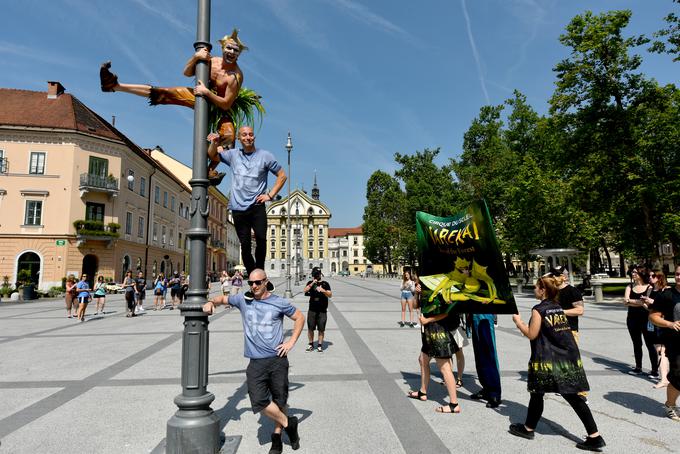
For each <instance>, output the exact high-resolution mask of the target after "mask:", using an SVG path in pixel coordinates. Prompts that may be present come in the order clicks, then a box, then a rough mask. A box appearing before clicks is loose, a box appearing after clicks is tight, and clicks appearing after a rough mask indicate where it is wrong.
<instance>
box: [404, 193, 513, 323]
mask: <svg viewBox="0 0 680 454" xmlns="http://www.w3.org/2000/svg"><path fill="white" fill-rule="evenodd" d="M416 231H417V236H418V251H419V253H420V262H419V264H420V266H419V271H420V273H419V274H420V276H419V277H420V283H421V287H422V295H421V305H422V311H423V313H425V314H428V315H431V314H439V313H442V312H448V311H450V310H455V311H456V312H467V313H473V314H516V313H517V305H516V304H515V297H514V296H513V294H512V289H511V287H510V281H509V279H508V274H507V272H506V271H505V266H504V265H503V257H502V256H501V252H500V249H499V247H498V240H497V239H496V234H495V232H494V229H493V225H492V222H491V216H490V215H489V209H488V208H487V206H486V202H484V201H483V200H481V201H479V202H475V203H473V204H471V205H469V206H468V207H467V209H465V210H464V211H461V212H459V213H456V214H455V215H453V216H450V217H438V216H432V215H430V214H427V213H423V212H422V211H418V212H417V213H416Z"/></svg>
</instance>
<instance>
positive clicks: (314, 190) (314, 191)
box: [312, 170, 319, 200]
mask: <svg viewBox="0 0 680 454" xmlns="http://www.w3.org/2000/svg"><path fill="white" fill-rule="evenodd" d="M312 199H313V200H319V186H318V185H317V184H316V170H314V186H313V187H312Z"/></svg>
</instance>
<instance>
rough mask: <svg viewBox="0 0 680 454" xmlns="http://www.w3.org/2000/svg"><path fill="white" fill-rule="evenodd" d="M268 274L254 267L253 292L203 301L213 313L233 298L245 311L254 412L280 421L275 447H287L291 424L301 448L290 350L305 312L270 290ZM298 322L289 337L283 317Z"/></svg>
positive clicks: (246, 353) (248, 376)
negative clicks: (291, 399)
mask: <svg viewBox="0 0 680 454" xmlns="http://www.w3.org/2000/svg"><path fill="white" fill-rule="evenodd" d="M267 282H268V279H267V275H266V273H265V272H264V270H262V269H260V268H256V269H254V270H253V271H252V272H251V273H250V279H249V280H248V285H249V286H250V290H251V292H252V294H253V298H252V299H246V298H245V295H244V294H243V293H239V294H237V295H231V296H228V297H227V296H224V295H219V296H216V297H215V298H213V299H212V300H210V301H208V302H207V303H206V304H205V305H203V312H205V313H207V314H210V315H212V314H213V313H214V312H215V307H216V306H217V305H220V304H228V305H229V306H232V307H235V308H237V309H238V310H239V311H240V312H241V321H242V323H243V334H244V352H243V355H244V356H245V357H246V358H249V359H250V362H249V364H248V368H247V369H246V382H247V385H248V395H249V396H250V404H251V406H252V409H253V413H259V412H262V414H264V415H265V416H267V417H268V418H269V419H271V420H272V421H274V424H275V426H274V433H272V436H271V439H272V446H271V450H270V451H269V452H270V453H281V452H282V450H283V444H282V441H281V431H282V430H285V431H286V433H287V434H288V438H289V439H290V444H291V446H292V448H293V449H294V450H296V449H299V448H300V437H299V435H298V418H297V417H296V416H288V415H287V404H288V356H287V355H288V352H289V351H290V350H291V349H292V348H293V346H294V345H295V342H297V340H298V338H299V337H300V333H302V328H303V327H304V324H305V316H304V315H303V314H302V312H300V310H299V309H298V308H296V307H295V306H293V305H292V304H290V301H288V300H287V299H285V298H283V297H280V296H278V295H274V294H273V293H270V292H269V290H267ZM284 315H285V316H286V317H288V318H290V319H291V320H293V322H294V326H293V330H292V333H291V335H290V338H289V339H288V340H287V341H285V342H284V338H283V317H284Z"/></svg>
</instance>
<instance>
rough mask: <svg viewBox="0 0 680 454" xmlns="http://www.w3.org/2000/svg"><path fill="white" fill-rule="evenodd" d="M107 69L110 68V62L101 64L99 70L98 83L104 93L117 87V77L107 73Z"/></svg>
mask: <svg viewBox="0 0 680 454" xmlns="http://www.w3.org/2000/svg"><path fill="white" fill-rule="evenodd" d="M109 68H111V62H110V61H107V62H105V63H102V66H101V67H100V68H99V81H100V82H101V88H102V91H104V92H107V91H108V92H111V91H114V90H113V89H114V88H116V86H117V85H118V76H116V75H115V74H113V73H112V72H111V71H109Z"/></svg>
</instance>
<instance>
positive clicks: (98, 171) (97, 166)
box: [87, 156, 109, 178]
mask: <svg viewBox="0 0 680 454" xmlns="http://www.w3.org/2000/svg"><path fill="white" fill-rule="evenodd" d="M87 173H88V174H90V175H94V176H97V177H101V178H106V177H107V175H108V174H109V160H108V159H103V158H97V157H95V156H90V162H89V164H88V166H87Z"/></svg>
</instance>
